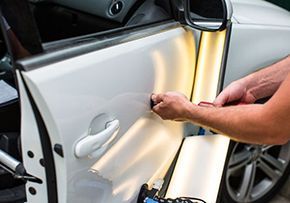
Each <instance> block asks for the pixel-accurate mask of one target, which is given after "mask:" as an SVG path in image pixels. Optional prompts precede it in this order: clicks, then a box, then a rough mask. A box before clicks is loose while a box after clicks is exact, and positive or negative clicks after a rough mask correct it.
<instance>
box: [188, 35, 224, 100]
mask: <svg viewBox="0 0 290 203" xmlns="http://www.w3.org/2000/svg"><path fill="white" fill-rule="evenodd" d="M225 35H226V31H222V32H216V33H209V32H204V33H203V34H202V39H201V45H200V50H199V57H198V63H197V70H196V80H195V84H194V89H193V96H192V102H193V103H199V102H200V101H208V102H212V101H213V100H214V99H215V97H216V92H217V87H218V81H219V74H220V67H221V63H222V56H223V50H224V43H225Z"/></svg>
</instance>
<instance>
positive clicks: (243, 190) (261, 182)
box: [221, 142, 290, 203]
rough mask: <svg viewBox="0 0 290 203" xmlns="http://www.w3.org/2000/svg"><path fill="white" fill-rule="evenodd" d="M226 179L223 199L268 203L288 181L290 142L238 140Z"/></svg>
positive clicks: (226, 201)
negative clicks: (283, 143)
mask: <svg viewBox="0 0 290 203" xmlns="http://www.w3.org/2000/svg"><path fill="white" fill-rule="evenodd" d="M229 154H230V158H229V159H228V161H227V163H226V167H225V169H226V171H225V173H224V176H223V181H222V193H221V202H223V203H266V202H269V200H270V199H272V198H273V197H274V196H275V195H276V194H277V192H278V191H279V190H280V189H281V187H282V186H283V184H284V183H285V182H286V180H287V178H288V176H289V173H290V142H289V143H287V144H285V145H281V146H274V145H249V144H243V143H237V142H234V143H232V144H231V145H230V148H229Z"/></svg>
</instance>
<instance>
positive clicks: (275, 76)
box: [240, 56, 290, 99]
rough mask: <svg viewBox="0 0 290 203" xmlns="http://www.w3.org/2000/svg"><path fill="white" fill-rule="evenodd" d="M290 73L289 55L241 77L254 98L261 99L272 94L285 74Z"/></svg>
mask: <svg viewBox="0 0 290 203" xmlns="http://www.w3.org/2000/svg"><path fill="white" fill-rule="evenodd" d="M288 73H290V56H288V57H286V58H285V59H283V60H281V61H279V62H277V63H275V64H273V65H271V66H268V67H266V68H264V69H262V70H260V71H258V72H255V73H252V74H250V75H248V76H246V77H244V78H242V79H240V81H241V82H243V83H245V84H246V85H247V91H249V92H250V93H251V94H252V95H254V97H255V98H257V99H261V98H265V97H268V96H271V95H273V94H274V93H275V92H276V91H277V89H278V88H279V86H280V85H281V83H282V82H283V81H284V80H285V78H286V76H287V75H288Z"/></svg>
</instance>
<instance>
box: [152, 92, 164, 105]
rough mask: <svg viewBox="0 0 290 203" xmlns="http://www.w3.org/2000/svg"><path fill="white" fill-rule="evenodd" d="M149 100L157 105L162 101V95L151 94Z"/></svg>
mask: <svg viewBox="0 0 290 203" xmlns="http://www.w3.org/2000/svg"><path fill="white" fill-rule="evenodd" d="M151 99H152V101H153V102H154V104H155V105H156V104H159V103H160V102H162V101H163V100H164V94H152V95H151Z"/></svg>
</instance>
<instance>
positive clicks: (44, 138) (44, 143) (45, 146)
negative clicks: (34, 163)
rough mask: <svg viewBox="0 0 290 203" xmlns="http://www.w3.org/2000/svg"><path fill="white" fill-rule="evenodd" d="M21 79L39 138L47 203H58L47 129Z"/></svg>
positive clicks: (53, 164)
mask: <svg viewBox="0 0 290 203" xmlns="http://www.w3.org/2000/svg"><path fill="white" fill-rule="evenodd" d="M21 79H22V80H23V84H24V87H25V91H26V92H27V95H28V98H29V101H30V104H31V106H32V110H33V112H34V115H35V119H36V123H37V127H38V132H39V136H40V141H41V148H42V152H43V159H44V161H45V175H46V185H47V196H48V200H47V202H48V203H57V202H58V195H57V179H56V171H55V163H54V157H53V151H52V145H51V141H50V138H49V135H48V132H47V128H46V126H45V124H44V121H43V119H42V116H41V114H40V111H39V110H38V108H37V106H36V103H35V101H34V99H33V97H32V95H31V93H30V92H29V89H28V87H27V85H26V84H25V81H24V78H23V77H22V76H21Z"/></svg>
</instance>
